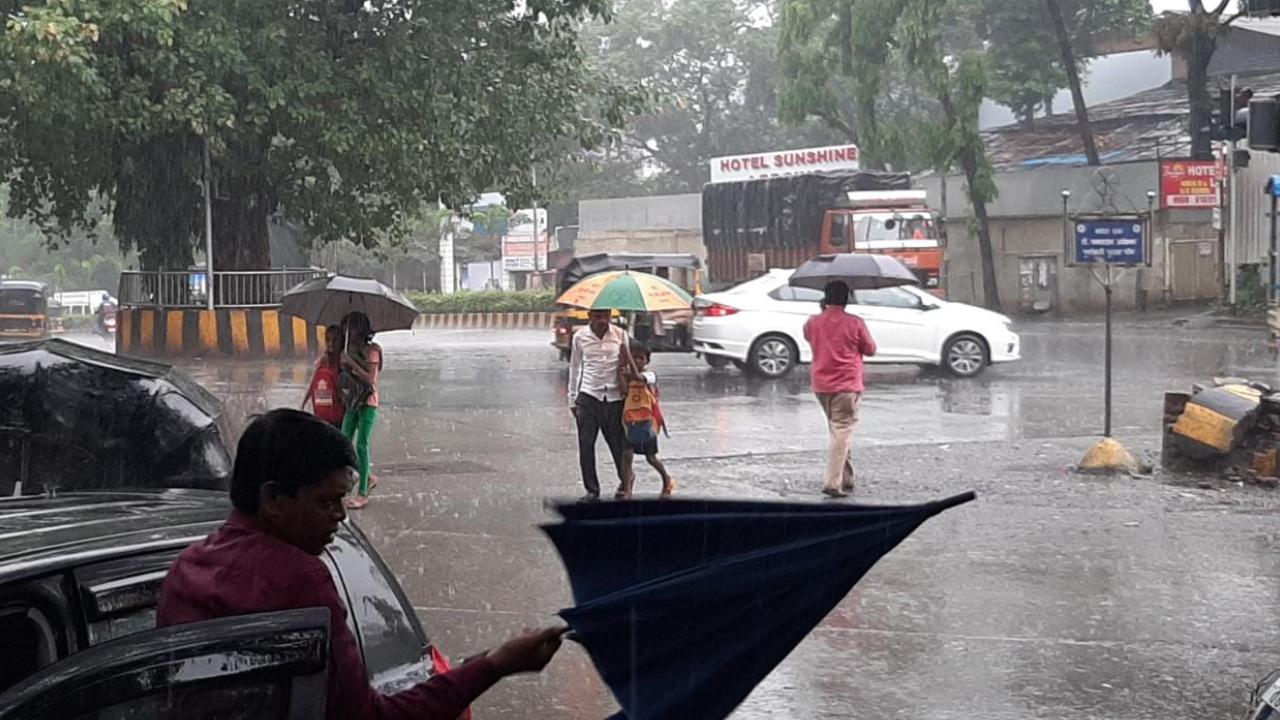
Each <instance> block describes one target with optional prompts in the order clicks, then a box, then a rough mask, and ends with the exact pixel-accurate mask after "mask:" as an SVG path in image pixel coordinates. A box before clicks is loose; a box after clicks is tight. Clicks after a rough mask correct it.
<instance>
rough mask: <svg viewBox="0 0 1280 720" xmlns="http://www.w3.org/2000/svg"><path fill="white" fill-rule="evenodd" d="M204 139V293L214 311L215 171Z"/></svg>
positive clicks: (206, 139) (207, 140)
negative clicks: (213, 187) (213, 171)
mask: <svg viewBox="0 0 1280 720" xmlns="http://www.w3.org/2000/svg"><path fill="white" fill-rule="evenodd" d="M203 140H204V177H203V183H202V184H203V185H204V188H203V190H204V275H205V277H204V294H205V298H206V301H207V304H208V310H209V311H210V312H213V200H212V198H213V192H212V190H211V189H210V186H211V185H212V184H213V173H212V171H211V169H210V167H211V165H212V163H210V162H209V136H208V135H206V136H204V138H203Z"/></svg>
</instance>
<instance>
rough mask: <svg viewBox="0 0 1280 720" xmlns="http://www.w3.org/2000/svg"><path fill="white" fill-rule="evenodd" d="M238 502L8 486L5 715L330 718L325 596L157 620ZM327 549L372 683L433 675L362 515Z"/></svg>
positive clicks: (176, 492)
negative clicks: (202, 618) (261, 609)
mask: <svg viewBox="0 0 1280 720" xmlns="http://www.w3.org/2000/svg"><path fill="white" fill-rule="evenodd" d="M229 510H230V501H229V500H228V498H227V495H226V492H225V491H210V490H197V489H167V490H165V489H157V490H140V491H123V492H83V493H66V494H61V495H56V496H32V497H14V498H3V499H0V645H2V646H3V648H4V650H3V652H0V720H16V719H18V718H24V719H25V718H32V719H33V720H34V719H35V718H40V719H41V720H72V719H73V718H75V719H77V720H79V719H81V718H135V717H137V718H141V717H147V718H150V717H181V718H206V717H207V718H215V717H216V718H220V719H225V718H232V719H234V718H255V719H257V718H316V717H323V716H324V697H325V679H326V669H327V666H328V652H329V613H328V612H327V611H326V610H324V609H323V608H319V609H317V608H311V609H304V610H291V611H286V612H278V613H266V614H263V615H253V616H246V617H236V618H226V619H220V620H213V621H209V622H203V623H193V624H190V625H181V626H175V627H168V628H160V629H157V628H156V627H155V617H156V599H157V598H156V595H157V592H158V590H159V588H160V583H161V581H162V580H163V579H164V576H165V574H166V573H167V572H168V569H169V566H170V565H171V564H172V563H173V560H174V558H175V557H176V556H177V554H178V553H179V552H180V551H181V550H182V549H183V548H185V547H186V546H187V545H189V544H191V543H192V542H195V541H197V540H200V539H202V538H203V537H205V536H206V535H208V534H209V533H210V532H211V531H212V530H214V529H215V528H217V527H218V526H219V525H220V524H221V523H222V522H223V520H225V519H226V517H227V513H228V511H229ZM321 559H322V560H323V561H324V563H325V565H327V566H328V568H329V571H330V572H331V573H332V574H333V579H334V582H335V583H336V585H337V587H338V590H339V592H340V593H341V594H342V596H343V597H344V598H345V600H346V605H347V608H348V609H349V615H348V624H349V625H350V628H351V631H352V632H353V633H354V635H355V637H356V639H357V641H358V642H359V644H360V647H361V650H362V651H363V653H364V661H365V667H366V669H367V671H368V673H369V679H370V681H371V682H372V683H373V685H374V686H375V687H377V688H378V689H379V690H382V691H384V692H394V691H396V690H400V689H404V688H406V687H408V686H410V685H412V684H414V683H416V682H420V681H422V680H424V679H426V678H427V677H428V676H429V675H430V674H431V672H432V671H433V663H432V657H433V653H432V648H431V645H430V643H429V641H428V639H427V636H426V633H425V632H424V631H423V629H422V626H421V624H420V623H419V622H418V618H417V616H416V615H415V614H414V612H413V607H412V606H411V605H410V604H409V601H408V600H407V598H406V597H405V594H404V591H403V590H402V589H401V587H400V585H399V583H398V582H396V580H395V579H394V577H393V576H392V575H391V573H390V571H389V570H387V567H386V565H385V564H384V563H383V562H382V559H381V558H380V557H379V556H378V553H377V552H376V551H375V550H374V549H373V547H372V546H371V545H370V543H369V541H368V539H367V538H366V537H365V536H364V534H363V533H362V532H361V531H360V529H359V528H358V527H356V525H355V524H353V523H351V522H345V523H343V524H342V526H341V528H340V530H339V532H338V535H337V537H336V538H335V539H334V541H333V543H332V544H331V545H330V546H329V547H328V549H327V550H326V551H325V553H324V555H323V556H322V557H321Z"/></svg>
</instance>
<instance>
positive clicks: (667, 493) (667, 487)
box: [658, 478, 680, 500]
mask: <svg viewBox="0 0 1280 720" xmlns="http://www.w3.org/2000/svg"><path fill="white" fill-rule="evenodd" d="M679 486H680V484H679V483H677V482H676V481H675V478H670V479H668V480H667V482H665V483H663V484H662V492H660V493H658V499H659V500H666V499H668V498H670V497H671V496H672V495H675V494H676V488H678V487H679Z"/></svg>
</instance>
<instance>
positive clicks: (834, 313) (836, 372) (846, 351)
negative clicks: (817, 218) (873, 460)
mask: <svg viewBox="0 0 1280 720" xmlns="http://www.w3.org/2000/svg"><path fill="white" fill-rule="evenodd" d="M848 304H849V286H848V285H846V284H845V283H844V281H842V280H831V281H829V282H828V283H827V284H826V287H824V288H823V297H822V312H820V313H818V314H817V315H814V316H813V317H811V318H809V320H808V321H807V322H805V324H804V338H805V340H807V341H808V342H809V346H810V347H811V348H813V370H812V374H813V394H814V395H815V396H816V397H817V398H818V404H819V405H821V406H822V412H823V414H824V415H826V417H827V429H828V431H829V432H830V434H831V447H830V449H829V450H828V454H827V472H826V475H825V477H824V480H823V484H822V493H823V494H824V495H826V496H827V497H830V498H842V497H848V495H849V491H851V490H853V462H852V461H851V460H850V459H849V453H850V451H851V450H852V449H853V426H854V425H855V424H856V423H857V422H858V406H859V405H860V404H861V402H862V393H863V390H864V389H865V386H864V383H863V380H862V358H863V356H869V355H875V354H876V341H875V340H874V339H873V338H872V337H871V331H870V330H868V329H867V324H866V323H865V322H863V321H862V318H860V317H858V316H857V315H851V314H849V313H848V312H845V307H846V306H847V305H848Z"/></svg>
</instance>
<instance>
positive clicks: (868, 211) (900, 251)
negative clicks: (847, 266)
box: [821, 190, 945, 289]
mask: <svg viewBox="0 0 1280 720" xmlns="http://www.w3.org/2000/svg"><path fill="white" fill-rule="evenodd" d="M943 245H945V229H944V227H943V222H942V218H941V217H940V216H939V215H938V214H937V213H935V212H934V211H932V210H930V209H929V207H928V205H927V204H926V196H925V192H924V191H923V190H892V191H885V192H850V193H848V198H847V200H846V201H845V202H843V203H841V206H840V207H838V208H833V209H830V210H827V212H826V217H825V218H824V219H823V223H822V243H821V248H822V252H823V253H838V252H864V253H885V254H888V255H893V256H895V257H897V258H898V259H899V260H901V261H902V262H903V263H904V264H906V265H907V266H908V267H910V268H912V269H913V270H914V271H915V272H916V275H918V276H919V277H920V282H921V285H923V286H924V287H926V288H929V289H935V288H937V287H938V286H939V277H940V275H941V270H942V247H943Z"/></svg>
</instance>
